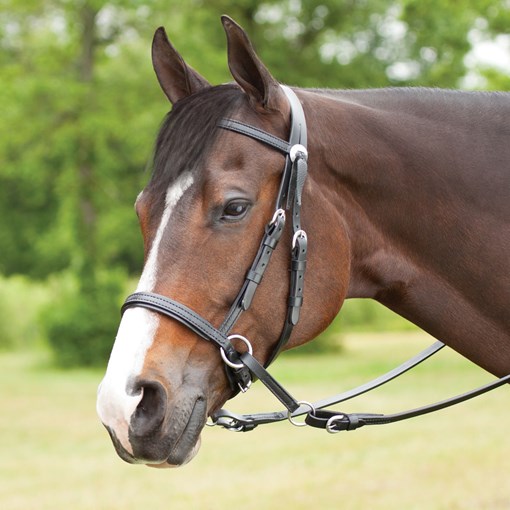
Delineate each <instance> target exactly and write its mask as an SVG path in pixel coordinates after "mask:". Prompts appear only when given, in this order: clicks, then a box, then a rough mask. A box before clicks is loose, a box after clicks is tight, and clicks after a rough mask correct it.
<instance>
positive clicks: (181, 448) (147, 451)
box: [98, 381, 207, 467]
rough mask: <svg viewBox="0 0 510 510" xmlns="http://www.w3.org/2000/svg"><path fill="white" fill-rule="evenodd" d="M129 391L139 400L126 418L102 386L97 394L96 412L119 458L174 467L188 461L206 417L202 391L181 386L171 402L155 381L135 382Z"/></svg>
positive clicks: (194, 449)
mask: <svg viewBox="0 0 510 510" xmlns="http://www.w3.org/2000/svg"><path fill="white" fill-rule="evenodd" d="M130 392H131V393H132V395H131V397H132V398H135V397H137V398H138V399H139V402H138V405H137V406H136V407H135V408H134V411H132V413H131V415H130V416H129V417H128V419H125V418H123V415H125V414H126V412H125V409H121V408H119V407H117V408H116V407H115V405H112V402H111V401H110V400H108V398H107V396H105V395H104V394H102V388H100V390H99V395H98V414H99V416H100V418H101V421H102V422H103V424H104V426H105V427H106V429H107V430H108V433H109V434H110V437H111V439H112V442H113V445H114V447H115V449H116V451H117V454H118V455H119V457H120V458H121V459H123V460H124V461H126V462H128V463H130V464H147V465H150V466H154V467H177V466H181V465H183V464H186V463H187V462H189V461H190V460H191V459H192V458H193V457H194V456H195V455H196V453H197V452H198V450H199V448H200V433H201V431H202V429H203V427H204V425H205V422H206V419H207V401H206V399H205V397H204V396H203V394H202V393H201V392H200V391H198V390H195V389H187V391H184V390H183V389H181V390H180V395H179V396H176V397H177V398H175V399H174V400H173V401H172V402H171V401H170V400H169V398H168V394H167V391H166V389H165V388H164V386H163V385H162V384H161V383H160V382H157V381H150V382H147V381H139V382H137V383H136V384H135V385H133V386H132V389H131V391H130ZM105 402H106V403H107V404H105ZM116 409H117V411H118V412H117V413H115V412H114V411H115V410H116ZM112 411H113V412H112Z"/></svg>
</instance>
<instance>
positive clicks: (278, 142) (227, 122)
mask: <svg viewBox="0 0 510 510" xmlns="http://www.w3.org/2000/svg"><path fill="white" fill-rule="evenodd" d="M218 126H219V127H221V128H224V129H230V130H232V131H236V132H237V133H240V134H243V135H246V136H251V137H252V138H255V139H256V140H259V141H260V142H264V143H269V145H273V147H275V148H278V149H279V150H282V151H284V152H285V153H288V152H289V147H290V144H289V143H288V142H286V141H285V140H282V139H281V138H278V137H277V136H275V135H272V134H271V133H267V132H266V131H263V130H262V129H259V128H257V127H255V126H250V125H249V124H245V123H244V122H241V121H238V120H234V119H223V120H220V122H219V123H218Z"/></svg>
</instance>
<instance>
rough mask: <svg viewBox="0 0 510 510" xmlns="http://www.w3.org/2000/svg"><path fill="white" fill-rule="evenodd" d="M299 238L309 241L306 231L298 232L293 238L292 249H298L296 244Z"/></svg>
mask: <svg viewBox="0 0 510 510" xmlns="http://www.w3.org/2000/svg"><path fill="white" fill-rule="evenodd" d="M298 237H302V238H303V239H307V236H306V232H305V231H304V230H297V231H296V232H295V234H294V237H293V238H292V248H293V249H294V248H295V247H296V242H297V239H298Z"/></svg>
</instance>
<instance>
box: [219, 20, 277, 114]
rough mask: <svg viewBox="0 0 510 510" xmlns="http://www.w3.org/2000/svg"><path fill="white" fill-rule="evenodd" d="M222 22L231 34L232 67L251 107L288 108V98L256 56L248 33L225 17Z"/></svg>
mask: <svg viewBox="0 0 510 510" xmlns="http://www.w3.org/2000/svg"><path fill="white" fill-rule="evenodd" d="M221 21H222V23H223V28H224V29H225V33H226V34H227V48H228V67H229V69H230V72H231V73H232V76H233V77H234V80H235V81H236V82H237V84H238V85H239V86H240V87H241V88H242V89H243V90H244V91H245V92H246V94H247V95H248V97H249V99H250V102H251V104H252V105H253V106H255V107H257V106H258V107H262V108H264V109H266V110H281V109H282V108H285V106H284V105H285V104H286V99H285V94H284V93H283V91H282V89H281V87H280V85H279V84H278V82H277V81H276V80H275V79H274V78H273V76H272V75H271V73H270V72H269V71H268V70H267V68H266V66H265V65H264V64H263V63H262V61H261V60H260V58H259V57H258V56H257V54H256V53H255V50H254V49H253V45H252V44H251V42H250V39H249V38H248V36H247V35H246V32H245V31H244V30H243V29H242V28H241V27H240V26H239V25H238V24H237V23H236V22H235V21H234V20H233V19H231V18H229V17H228V16H222V17H221Z"/></svg>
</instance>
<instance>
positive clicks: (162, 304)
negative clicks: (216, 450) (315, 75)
mask: <svg viewBox="0 0 510 510" xmlns="http://www.w3.org/2000/svg"><path fill="white" fill-rule="evenodd" d="M282 89H283V91H284V93H285V95H286V97H287V99H288V101H289V104H290V110H291V130H290V135H289V140H288V141H285V140H282V139H281V138H278V137H276V136H274V135H272V134H270V133H267V132H266V131H263V130H261V129H259V128H257V127H254V126H251V125H248V124H245V123H243V122H240V121H238V120H234V119H221V120H220V121H219V123H218V127H219V128H221V129H226V130H229V131H233V132H236V133H239V134H241V135H244V136H247V137H249V138H253V139H255V140H257V141H259V142H261V143H263V144H265V145H268V146H269V147H272V148H273V149H275V150H277V151H279V152H281V153H282V154H284V155H285V166H284V169H283V174H282V179H281V183H280V188H279V191H278V196H277V199H276V204H275V211H274V215H273V217H272V219H271V221H270V222H269V223H268V224H267V225H266V227H265V231H264V235H263V237H262V241H261V243H260V246H259V249H258V251H257V254H256V255H255V258H254V260H253V262H252V264H251V267H250V269H249V270H248V272H247V274H246V277H245V280H244V283H243V285H242V287H241V290H240V291H239V293H238V294H237V297H236V298H235V300H234V302H233V304H232V306H231V308H230V310H229V312H228V313H227V316H226V317H225V319H224V321H223V323H222V324H221V326H220V327H219V328H215V327H214V326H213V325H212V324H211V323H210V322H209V321H207V320H206V319H204V318H203V317H202V316H201V315H199V314H198V313H196V312H195V311H194V310H192V309H191V308H189V307H187V306H185V305H183V304H182V303H179V302H178V301H175V300H173V299H170V298H168V297H165V296H162V295H160V294H155V293H153V292H136V293H134V294H131V295H130V296H129V297H128V298H127V299H126V301H125V303H124V305H123V306H122V313H124V312H125V310H126V309H128V308H132V307H143V308H147V309H149V310H152V311H155V312H158V313H160V314H162V315H166V316H167V317H170V318H171V319H174V320H177V321H178V322H180V323H181V324H184V325H185V326H187V327H188V328H189V329H191V330H192V331H193V332H194V333H196V334H197V335H199V336H200V337H202V338H203V339H204V340H207V341H209V342H212V343H213V344H215V345H216V346H217V347H218V348H219V349H220V353H221V356H222V359H223V361H224V363H225V370H226V374H227V377H228V379H229V381H230V384H231V387H232V389H233V391H234V394H235V393H237V391H239V390H241V391H242V392H245V391H246V390H247V389H248V388H249V387H250V385H251V383H252V380H253V379H254V378H258V379H260V381H261V382H262V383H263V384H265V385H266V387H267V388H268V389H269V390H270V391H271V392H272V393H273V394H274V395H275V396H276V397H277V398H278V400H280V402H281V403H282V404H283V405H284V406H285V407H286V409H287V410H286V411H283V412H272V413H259V414H251V415H236V414H233V413H230V412H229V411H226V410H224V409H221V410H220V411H218V412H217V413H216V414H215V415H214V416H213V424H214V425H221V426H223V427H225V428H228V429H230V430H235V431H247V430H252V429H254V428H255V427H256V426H257V425H260V424H263V423H272V422H276V421H281V420H284V419H287V418H288V419H289V420H290V421H291V423H293V424H294V425H297V426H301V425H305V423H297V422H296V421H294V418H295V417H296V416H299V415H306V424H308V425H312V426H315V427H318V428H324V429H326V430H327V431H328V432H331V433H335V432H339V431H340V430H354V429H356V428H359V427H362V426H364V425H380V424H385V423H392V422H395V421H400V420H404V419H408V418H412V417H414V416H419V415H422V414H427V413H430V412H433V411H437V410H439V409H443V408H445V407H449V406H451V405H454V404H458V403H460V402H463V401H465V400H468V399H470V398H473V397H475V396H478V395H481V394H482V393H485V392H487V391H489V390H492V389H494V388H496V387H498V386H501V385H503V384H505V383H507V382H509V381H510V375H508V376H506V377H503V378H501V379H498V380H496V381H494V382H492V383H489V384H487V385H485V386H483V387H481V388H478V389H476V390H473V391H470V392H468V393H464V394H462V395H459V396H456V397H453V398H451V399H448V400H445V401H442V402H438V403H436V404H431V405H429V406H425V407H422V408H418V409H413V410H410V411H405V412H402V413H398V414H393V415H380V414H366V413H364V414H360V413H358V414H354V413H352V414H345V413H339V412H337V411H324V410H322V409H323V408H324V407H329V406H331V405H333V404H336V403H339V402H343V401H346V400H349V399H351V398H353V397H355V396H358V395H361V394H362V393H365V392H367V391H370V390H372V389H374V388H377V387H378V386H381V385H382V384H385V383H387V382H389V381H391V380H392V379H394V378H396V377H398V376H399V375H402V374H403V373H404V372H407V371H408V370H409V369H411V368H413V367H415V366H416V365H418V364H419V363H421V362H422V361H424V360H426V359H427V358H429V357H430V356H432V355H433V354H435V353H436V352H438V351H439V350H440V349H442V348H443V347H444V344H443V343H442V342H439V341H438V342H436V343H435V344H433V345H432V346H430V347H429V348H427V349H425V350H424V351H423V352H421V353H420V354H418V355H417V356H415V357H414V358H411V359H410V360H408V361H407V362H405V363H403V364H402V365H400V366H399V367H397V368H395V369H394V370H392V371H390V372H388V373H387V374H384V375H382V376H381V377H378V378H376V379H374V380H373V381H370V382H368V383H366V384H364V385H362V386H359V387H358V388H354V389H353V390H350V391H347V392H344V393H341V394H339V395H335V396H334V397H331V398H328V399H324V400H321V401H319V402H316V403H314V404H310V403H308V402H306V401H296V399H294V397H292V395H290V394H289V392H288V391H287V390H285V389H284V388H283V387H282V386H281V385H280V384H279V383H278V381H276V380H275V379H274V378H273V377H272V376H271V375H270V374H269V372H268V371H267V370H266V368H267V366H268V365H269V364H270V363H271V362H272V361H273V360H274V359H275V358H276V356H277V355H278V354H279V352H280V351H281V350H282V349H283V347H284V346H285V345H286V343H287V342H288V340H289V338H290V335H291V333H292V330H293V328H294V326H295V325H296V324H297V323H298V321H299V315H300V311H301V306H302V303H303V289H304V276H305V269H306V254H307V246H308V239H307V235H306V233H305V231H304V230H303V229H302V228H301V200H302V192H303V186H304V183H305V180H306V175H307V170H308V167H307V159H308V152H307V130H306V120H305V115H304V112H303V108H302V106H301V103H300V101H299V99H298V98H297V96H296V94H295V93H294V92H293V91H292V90H291V89H290V88H288V87H285V86H283V85H282ZM289 210H290V211H291V213H292V234H293V235H292V248H291V256H290V284H289V296H288V301H287V314H286V318H285V322H284V325H283V328H282V331H281V334H280V337H279V339H278V340H277V341H276V343H275V345H274V347H273V349H272V352H271V354H270V356H269V358H268V360H267V361H266V363H265V365H264V366H263V365H261V364H260V363H259V362H258V361H257V360H256V359H255V357H254V356H253V355H252V347H251V344H250V342H249V340H248V339H246V338H245V337H243V336H241V335H237V334H230V332H231V331H232V328H233V327H234V325H235V324H236V322H237V320H238V319H239V317H240V316H241V314H242V312H244V311H246V310H248V308H249V307H250V305H251V303H252V300H253V297H254V295H255V292H256V290H257V288H258V285H259V284H260V282H261V281H262V277H263V275H264V272H265V270H266V268H267V266H268V265H269V262H270V260H271V256H272V254H273V252H274V250H275V248H276V246H277V245H278V241H279V240H280V238H281V236H282V234H283V231H284V227H285V221H286V211H289ZM232 340H240V341H241V342H243V343H244V344H245V345H246V349H247V350H246V351H244V352H242V353H241V352H238V351H237V350H236V349H235V347H234V345H233V344H232Z"/></svg>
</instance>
